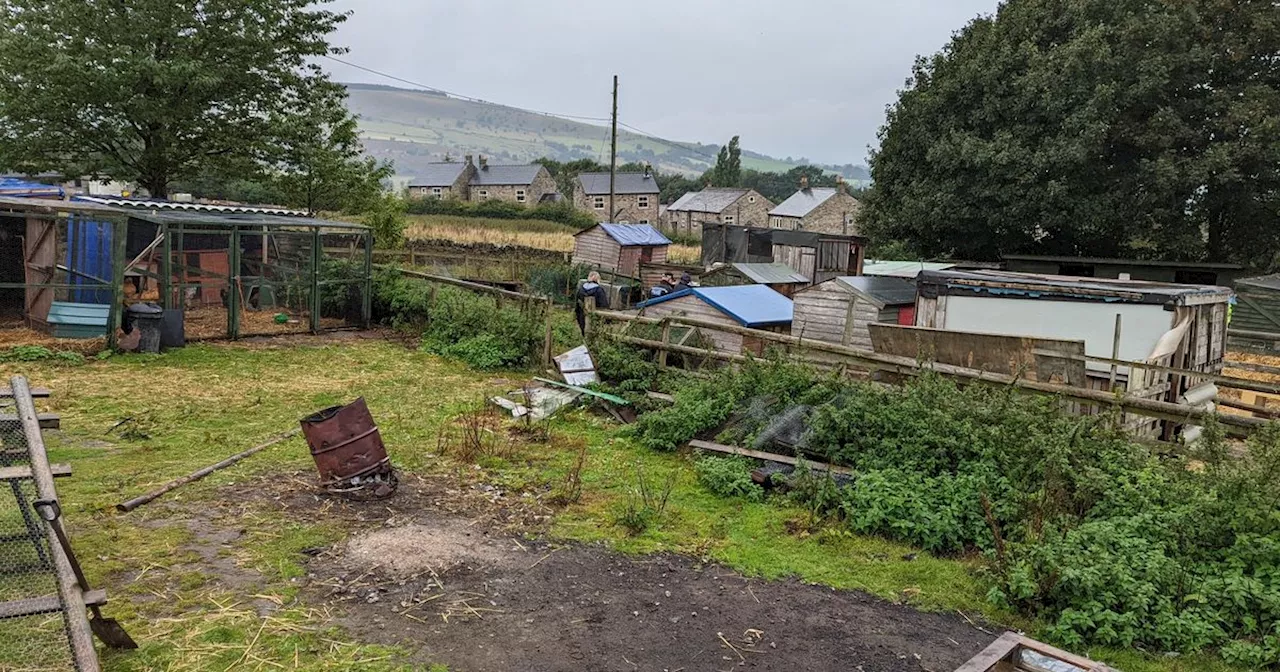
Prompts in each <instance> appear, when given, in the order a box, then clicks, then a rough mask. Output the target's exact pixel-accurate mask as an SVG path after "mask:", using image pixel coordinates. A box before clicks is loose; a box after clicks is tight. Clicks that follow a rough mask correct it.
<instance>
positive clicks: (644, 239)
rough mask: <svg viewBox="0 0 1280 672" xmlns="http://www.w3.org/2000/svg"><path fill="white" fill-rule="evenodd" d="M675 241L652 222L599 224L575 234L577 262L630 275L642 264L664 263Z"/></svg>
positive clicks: (575, 262) (574, 260)
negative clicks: (650, 223)
mask: <svg viewBox="0 0 1280 672" xmlns="http://www.w3.org/2000/svg"><path fill="white" fill-rule="evenodd" d="M670 245H671V241H670V240H668V239H667V237H666V236H664V235H662V234H661V233H658V230H657V229H655V228H653V227H652V226H649V225H648V224H609V223H604V224H596V225H595V226H593V227H591V228H588V229H584V230H582V231H579V232H577V233H575V234H573V257H572V260H573V263H574V264H582V265H585V266H590V267H592V268H594V269H596V270H600V271H607V272H609V273H613V274H615V275H619V276H623V277H626V278H638V275H639V272H640V266H641V264H662V263H665V262H666V260H667V247H668V246H670Z"/></svg>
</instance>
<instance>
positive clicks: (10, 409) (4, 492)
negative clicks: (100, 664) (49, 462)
mask: <svg viewBox="0 0 1280 672" xmlns="http://www.w3.org/2000/svg"><path fill="white" fill-rule="evenodd" d="M29 467H30V462H29V457H28V454H27V444H26V439H25V437H24V435H23V432H22V426H21V423H20V422H19V421H18V420H17V412H16V409H15V408H14V406H13V404H12V400H11V399H0V469H4V470H9V471H10V473H8V474H6V477H5V478H3V479H0V670H6V671H12V672H19V671H22V670H76V669H78V668H77V666H76V664H75V661H74V658H73V656H72V653H71V644H70V641H69V639H68V637H67V625H66V616H65V613H66V612H65V611H64V610H63V608H62V606H63V605H62V602H61V600H60V598H59V597H58V582H57V575H56V573H55V570H54V565H53V561H52V557H53V556H52V555H51V553H52V549H50V548H49V544H48V537H47V536H46V534H45V530H44V523H43V522H42V521H41V520H40V519H39V517H38V516H37V515H36V513H35V510H34V509H33V508H32V506H31V503H32V502H34V501H36V500H37V499H39V498H40V497H39V494H38V493H37V492H36V486H35V482H34V481H33V480H31V479H30V478H11V477H10V476H14V475H15V474H14V473H12V472H13V470H16V469H23V468H29ZM30 611H38V612H40V613H35V614H30V615H16V614H21V613H24V612H30Z"/></svg>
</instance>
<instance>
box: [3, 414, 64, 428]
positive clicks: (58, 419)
mask: <svg viewBox="0 0 1280 672" xmlns="http://www.w3.org/2000/svg"><path fill="white" fill-rule="evenodd" d="M36 419H37V420H39V421H40V429H61V428H62V416H60V415H58V414H57V413H40V414H38V415H37V416H36ZM17 422H19V419H18V416H16V415H4V414H0V424H4V423H17Z"/></svg>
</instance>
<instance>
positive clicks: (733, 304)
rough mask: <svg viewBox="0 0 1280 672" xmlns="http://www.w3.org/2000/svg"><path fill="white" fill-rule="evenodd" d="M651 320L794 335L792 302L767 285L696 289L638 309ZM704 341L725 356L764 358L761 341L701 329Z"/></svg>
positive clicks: (661, 298) (676, 293) (683, 291)
mask: <svg viewBox="0 0 1280 672" xmlns="http://www.w3.org/2000/svg"><path fill="white" fill-rule="evenodd" d="M637 308H639V310H640V314H641V315H644V316H647V317H665V316H668V315H675V316H681V317H691V318H696V319H699V320H704V321H707V322H713V323H717V324H723V325H726V326H741V327H749V328H751V329H762V330H766V331H774V332H778V333H783V334H786V333H790V331H791V318H792V304H791V299H788V298H787V297H785V296H783V295H782V294H779V293H778V292H776V291H774V290H772V289H769V288H768V287H766V286H764V285H738V286H734V287H692V288H689V289H684V290H681V291H678V292H674V293H672V294H667V295H666V296H661V297H658V298H656V299H650V300H648V301H645V302H643V303H640V304H638V305H637ZM699 331H700V332H701V335H702V337H703V338H704V339H706V340H707V341H709V342H710V343H711V344H712V346H713V347H714V348H715V349H716V350H719V351H721V352H728V353H732V354H742V353H751V354H754V355H762V354H764V346H765V343H764V341H763V340H761V339H760V338H758V337H753V336H745V335H743V334H738V333H732V332H730V331H722V330H719V329H715V328H713V327H706V328H702V327H700V328H699Z"/></svg>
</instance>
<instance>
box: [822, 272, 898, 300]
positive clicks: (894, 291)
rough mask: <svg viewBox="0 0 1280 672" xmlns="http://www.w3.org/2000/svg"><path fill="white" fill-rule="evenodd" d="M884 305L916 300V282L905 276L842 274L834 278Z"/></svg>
mask: <svg viewBox="0 0 1280 672" xmlns="http://www.w3.org/2000/svg"><path fill="white" fill-rule="evenodd" d="M835 282H839V283H842V284H844V285H847V286H849V287H852V288H853V289H855V290H857V291H859V292H862V293H863V294H866V295H867V296H869V297H871V298H872V300H874V301H877V302H879V303H882V304H884V305H886V306H898V305H902V304H906V303H915V302H916V283H915V281H913V280H908V279H906V278H898V277H893V276H874V275H856V276H855V275H842V276H840V277H838V278H836V279H835Z"/></svg>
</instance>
